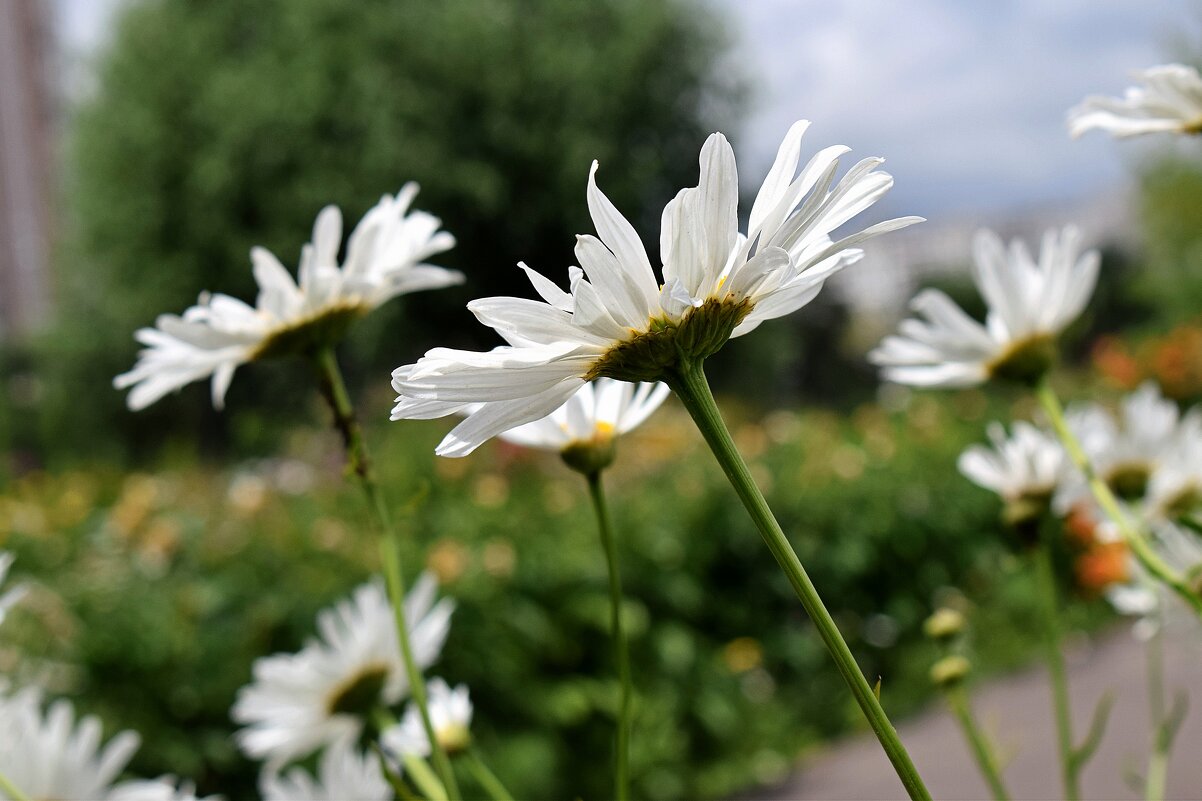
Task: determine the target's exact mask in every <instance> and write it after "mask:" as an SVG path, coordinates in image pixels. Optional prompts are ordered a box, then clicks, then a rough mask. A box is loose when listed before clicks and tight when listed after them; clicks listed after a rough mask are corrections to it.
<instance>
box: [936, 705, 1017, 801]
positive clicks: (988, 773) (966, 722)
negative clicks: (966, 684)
mask: <svg viewBox="0 0 1202 801" xmlns="http://www.w3.org/2000/svg"><path fill="white" fill-rule="evenodd" d="M947 702H948V705H949V706H950V707H951V708H952V712H953V714H955V716H956V720H958V721H959V722H960V728H961V729H963V730H964V736H965V738H967V739H968V744H969V745H970V746H972V755H973V758H974V759H975V760H976V762H977V767H978V768H979V769H980V771H981V775H982V776H984V777H985V781H986V783H987V784H988V785H989V790H990V792H992V793H993V797H994V798H995V799H996V801H1009V798H1010V794H1009V793H1007V792H1006V785H1005V782H1003V781H1002V771H1001V768H999V767H998V763H997V758H996V757H995V756H994V755H993V749H992V748H991V747H990V744H989V739H988V738H987V737H986V736H985V733H984V732H983V731H981V728H980V726H978V725H977V721H976V718H975V717H974V716H973V713H972V704H971V703H970V702H969V700H968V693H967V692H965V690H964V688H962V687H953V688H951V689H950V690H948V692H947Z"/></svg>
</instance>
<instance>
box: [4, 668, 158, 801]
mask: <svg viewBox="0 0 1202 801" xmlns="http://www.w3.org/2000/svg"><path fill="white" fill-rule="evenodd" d="M137 750H138V735H137V734H135V733H134V732H131V731H123V732H120V733H119V734H117V735H116V736H114V737H112V738H110V739H109V741H108V743H106V744H105V745H104V746H103V747H101V726H100V721H99V720H98V719H97V718H95V717H93V716H91V715H89V716H86V717H84V718H81V719H80V720H79V721H78V723H77V722H76V720H75V712H74V710H73V709H72V707H71V704H70V702H68V701H65V700H59V701H55V702H53V703H52V704H50V706H49V707H48V708H47V709H46V712H45V714H44V715H43V713H42V697H41V692H40V691H39V690H38V689H36V688H33V687H29V688H25V689H23V690H21V691H19V692H17V693H15V694H13V695H7V696H0V774H3V775H4V777H5V778H6V779H8V781H9V782H11V783H12V785H13V786H14V787H15V788H16V789H18V790H19V791H21V793H23V794H24V795H25V796H26V797H28V798H34V799H57V800H58V801H97V800H98V799H137V798H150V796H139V795H138V793H140V792H142V791H143V790H148V789H154V790H155V791H156V792H162V791H163V788H169V789H170V790H171V792H172V793H174V790H175V788H174V787H172V786H171V785H170V784H168V783H167V782H166V781H157V782H154V781H137V782H127V783H125V784H123V785H114V781H115V780H116V778H117V777H118V776H119V775H120V774H121V773H122V772H123V771H124V770H125V766H126V765H127V764H128V763H129V760H130V759H131V758H132V757H133V755H134V752H135V751H137ZM131 794H132V795H131ZM8 797H9V796H8V795H6V794H5V793H4V791H3V790H0V799H7V798H8ZM179 797H180V796H176V795H157V796H154V798H155V799H158V798H162V799H164V801H167V800H168V799H171V800H172V801H174V799H176V798H179Z"/></svg>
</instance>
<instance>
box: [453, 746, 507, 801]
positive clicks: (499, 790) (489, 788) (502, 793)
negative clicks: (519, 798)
mask: <svg viewBox="0 0 1202 801" xmlns="http://www.w3.org/2000/svg"><path fill="white" fill-rule="evenodd" d="M465 756H466V757H467V768H468V770H470V771H471V772H472V775H473V776H475V777H476V781H478V782H480V786H481V787H483V788H484V790H485V792H487V793H488V794H489V795H490V796H492V798H493V801H513V796H511V795H510V794H509V791H508V790H506V789H505V785H503V784H501V780H500V779H498V778H497V776H496V774H495V773H493V772H492V771H491V770H489V769H488V765H485V764H484V760H483V759H481V758H480V755H479V754H477V753H476V750H475V749H474V748H473V749H470V750H468V752H467V753H466V755H465Z"/></svg>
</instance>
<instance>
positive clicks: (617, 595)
mask: <svg viewBox="0 0 1202 801" xmlns="http://www.w3.org/2000/svg"><path fill="white" fill-rule="evenodd" d="M586 478H587V479H588V490H589V496H590V497H591V498H592V501H593V511H594V512H596V514H597V528H598V529H599V530H600V532H601V547H602V548H603V549H604V550H605V562H606V564H607V566H608V567H609V617H610V628H611V630H612V631H611V636H612V637H613V646H614V661H615V662H616V663H617V668H618V678H619V679H620V681H621V682H622V700H621V706H620V709H619V712H618V731H617V737H616V742H615V745H614V797H615V798H616V799H617V800H618V801H627V799H628V798H630V715H631V700H632V697H633V695H634V688H633V684H632V682H631V680H630V654H629V650H628V646H627V644H626V632H625V630H624V629H623V628H622V576H621V573H620V572H619V567H618V555H617V550H616V548H615V546H614V535H613V527H612V525H611V523H610V519H609V509H608V507H607V506H606V503H605V492H604V490H603V489H602V487H601V471H600V470H598V471H595V472H592V473H589V474H588V475H587V476H586Z"/></svg>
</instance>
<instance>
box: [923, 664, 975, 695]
mask: <svg viewBox="0 0 1202 801" xmlns="http://www.w3.org/2000/svg"><path fill="white" fill-rule="evenodd" d="M970 670H972V663H971V662H969V661H968V660H967V659H965V658H964V657H962V656H945V657H943V659H940V660H939V661H938V662H936V663H935V664H934V665H932V666H931V682H932V683H933V684H934V685H935V686H936V687H939V688H940V689H949V688H951V687H955V686H957V685H958V684H960V682H962V681H964V677H965V676H967V675H968V673H969V671H970Z"/></svg>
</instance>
